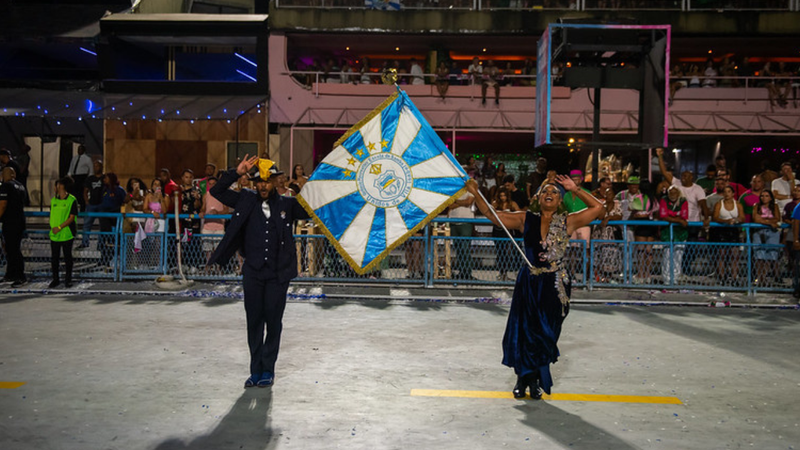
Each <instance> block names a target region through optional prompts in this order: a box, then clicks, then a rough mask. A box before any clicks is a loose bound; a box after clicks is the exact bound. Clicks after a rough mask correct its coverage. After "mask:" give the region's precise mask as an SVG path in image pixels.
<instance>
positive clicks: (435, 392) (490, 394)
mask: <svg viewBox="0 0 800 450" xmlns="http://www.w3.org/2000/svg"><path fill="white" fill-rule="evenodd" d="M411 396H412V397H460V398H510V399H513V398H514V394H512V393H511V392H506V391H448V390H439V389H412V390H411ZM525 398H528V399H529V398H530V396H528V397H525ZM542 399H544V400H555V401H565V402H607V403H650V404H660V405H682V404H683V402H681V401H680V399H679V398H677V397H655V396H647V395H600V394H553V395H547V394H544V395H542Z"/></svg>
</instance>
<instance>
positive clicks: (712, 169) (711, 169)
mask: <svg viewBox="0 0 800 450" xmlns="http://www.w3.org/2000/svg"><path fill="white" fill-rule="evenodd" d="M708 172H715V173H716V172H717V166H715V165H714V164H709V165H708V167H706V173H708Z"/></svg>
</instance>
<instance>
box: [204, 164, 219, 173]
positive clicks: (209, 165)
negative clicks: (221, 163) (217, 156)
mask: <svg viewBox="0 0 800 450" xmlns="http://www.w3.org/2000/svg"><path fill="white" fill-rule="evenodd" d="M206 167H213V168H214V170H215V171H216V170H217V165H216V164H214V163H206Z"/></svg>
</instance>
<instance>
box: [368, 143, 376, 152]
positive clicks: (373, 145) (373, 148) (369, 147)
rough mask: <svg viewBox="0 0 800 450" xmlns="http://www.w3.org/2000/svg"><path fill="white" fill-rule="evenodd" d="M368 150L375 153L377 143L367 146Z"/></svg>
mask: <svg viewBox="0 0 800 450" xmlns="http://www.w3.org/2000/svg"><path fill="white" fill-rule="evenodd" d="M367 148H368V149H369V151H371V152H374V151H375V143H374V142H370V143H369V144H367Z"/></svg>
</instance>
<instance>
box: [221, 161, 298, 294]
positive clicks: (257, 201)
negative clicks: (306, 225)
mask: <svg viewBox="0 0 800 450" xmlns="http://www.w3.org/2000/svg"><path fill="white" fill-rule="evenodd" d="M238 178H239V176H238V175H237V174H236V169H231V170H228V171H226V172H224V173H223V174H222V176H221V177H220V179H219V182H217V184H216V185H215V186H214V187H213V188H211V191H209V192H210V193H211V195H212V196H214V198H216V199H217V200H219V201H220V202H222V203H223V204H224V205H227V206H229V207H231V208H233V209H234V212H233V216H232V217H231V222H230V224H228V228H227V229H226V230H225V235H224V236H223V237H222V240H221V241H220V243H219V245H218V246H217V249H216V250H215V251H214V253H213V254H212V255H211V259H209V264H220V265H225V264H227V263H228V261H229V260H230V259H231V258H232V257H233V255H234V254H236V251H237V250H242V249H243V248H244V246H245V245H248V243H247V242H244V236H245V227H246V226H247V222H248V219H249V218H250V215H251V214H263V212H262V210H261V203H262V200H261V196H260V195H258V193H257V192H256V191H253V190H251V189H242V191H241V192H236V191H232V190H230V189H229V188H230V186H231V185H232V184H233V183H234V182H235V181H236V180H237V179H238ZM276 205H277V207H276V208H275V209H274V210H273V211H272V218H273V219H274V220H275V221H276V222H275V224H276V226H277V227H278V229H279V230H281V231H280V242H279V246H278V255H277V257H278V261H277V263H276V271H277V273H276V274H275V275H276V276H277V278H278V281H279V282H280V283H285V282H287V281H289V280H291V279H292V278H295V277H296V276H297V251H296V250H295V242H294V235H293V231H294V230H293V227H292V225H293V224H294V221H295V220H302V219H308V217H309V216H308V213H306V211H305V210H304V209H303V207H302V206H300V204H299V203H298V202H297V200H296V199H294V198H291V197H282V196H278V198H277V200H276ZM249 245H263V244H262V243H260V242H259V243H255V242H254V243H250V244H249ZM242 253H243V254H246V252H242ZM264 275H265V277H268V276H269V275H271V274H264Z"/></svg>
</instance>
